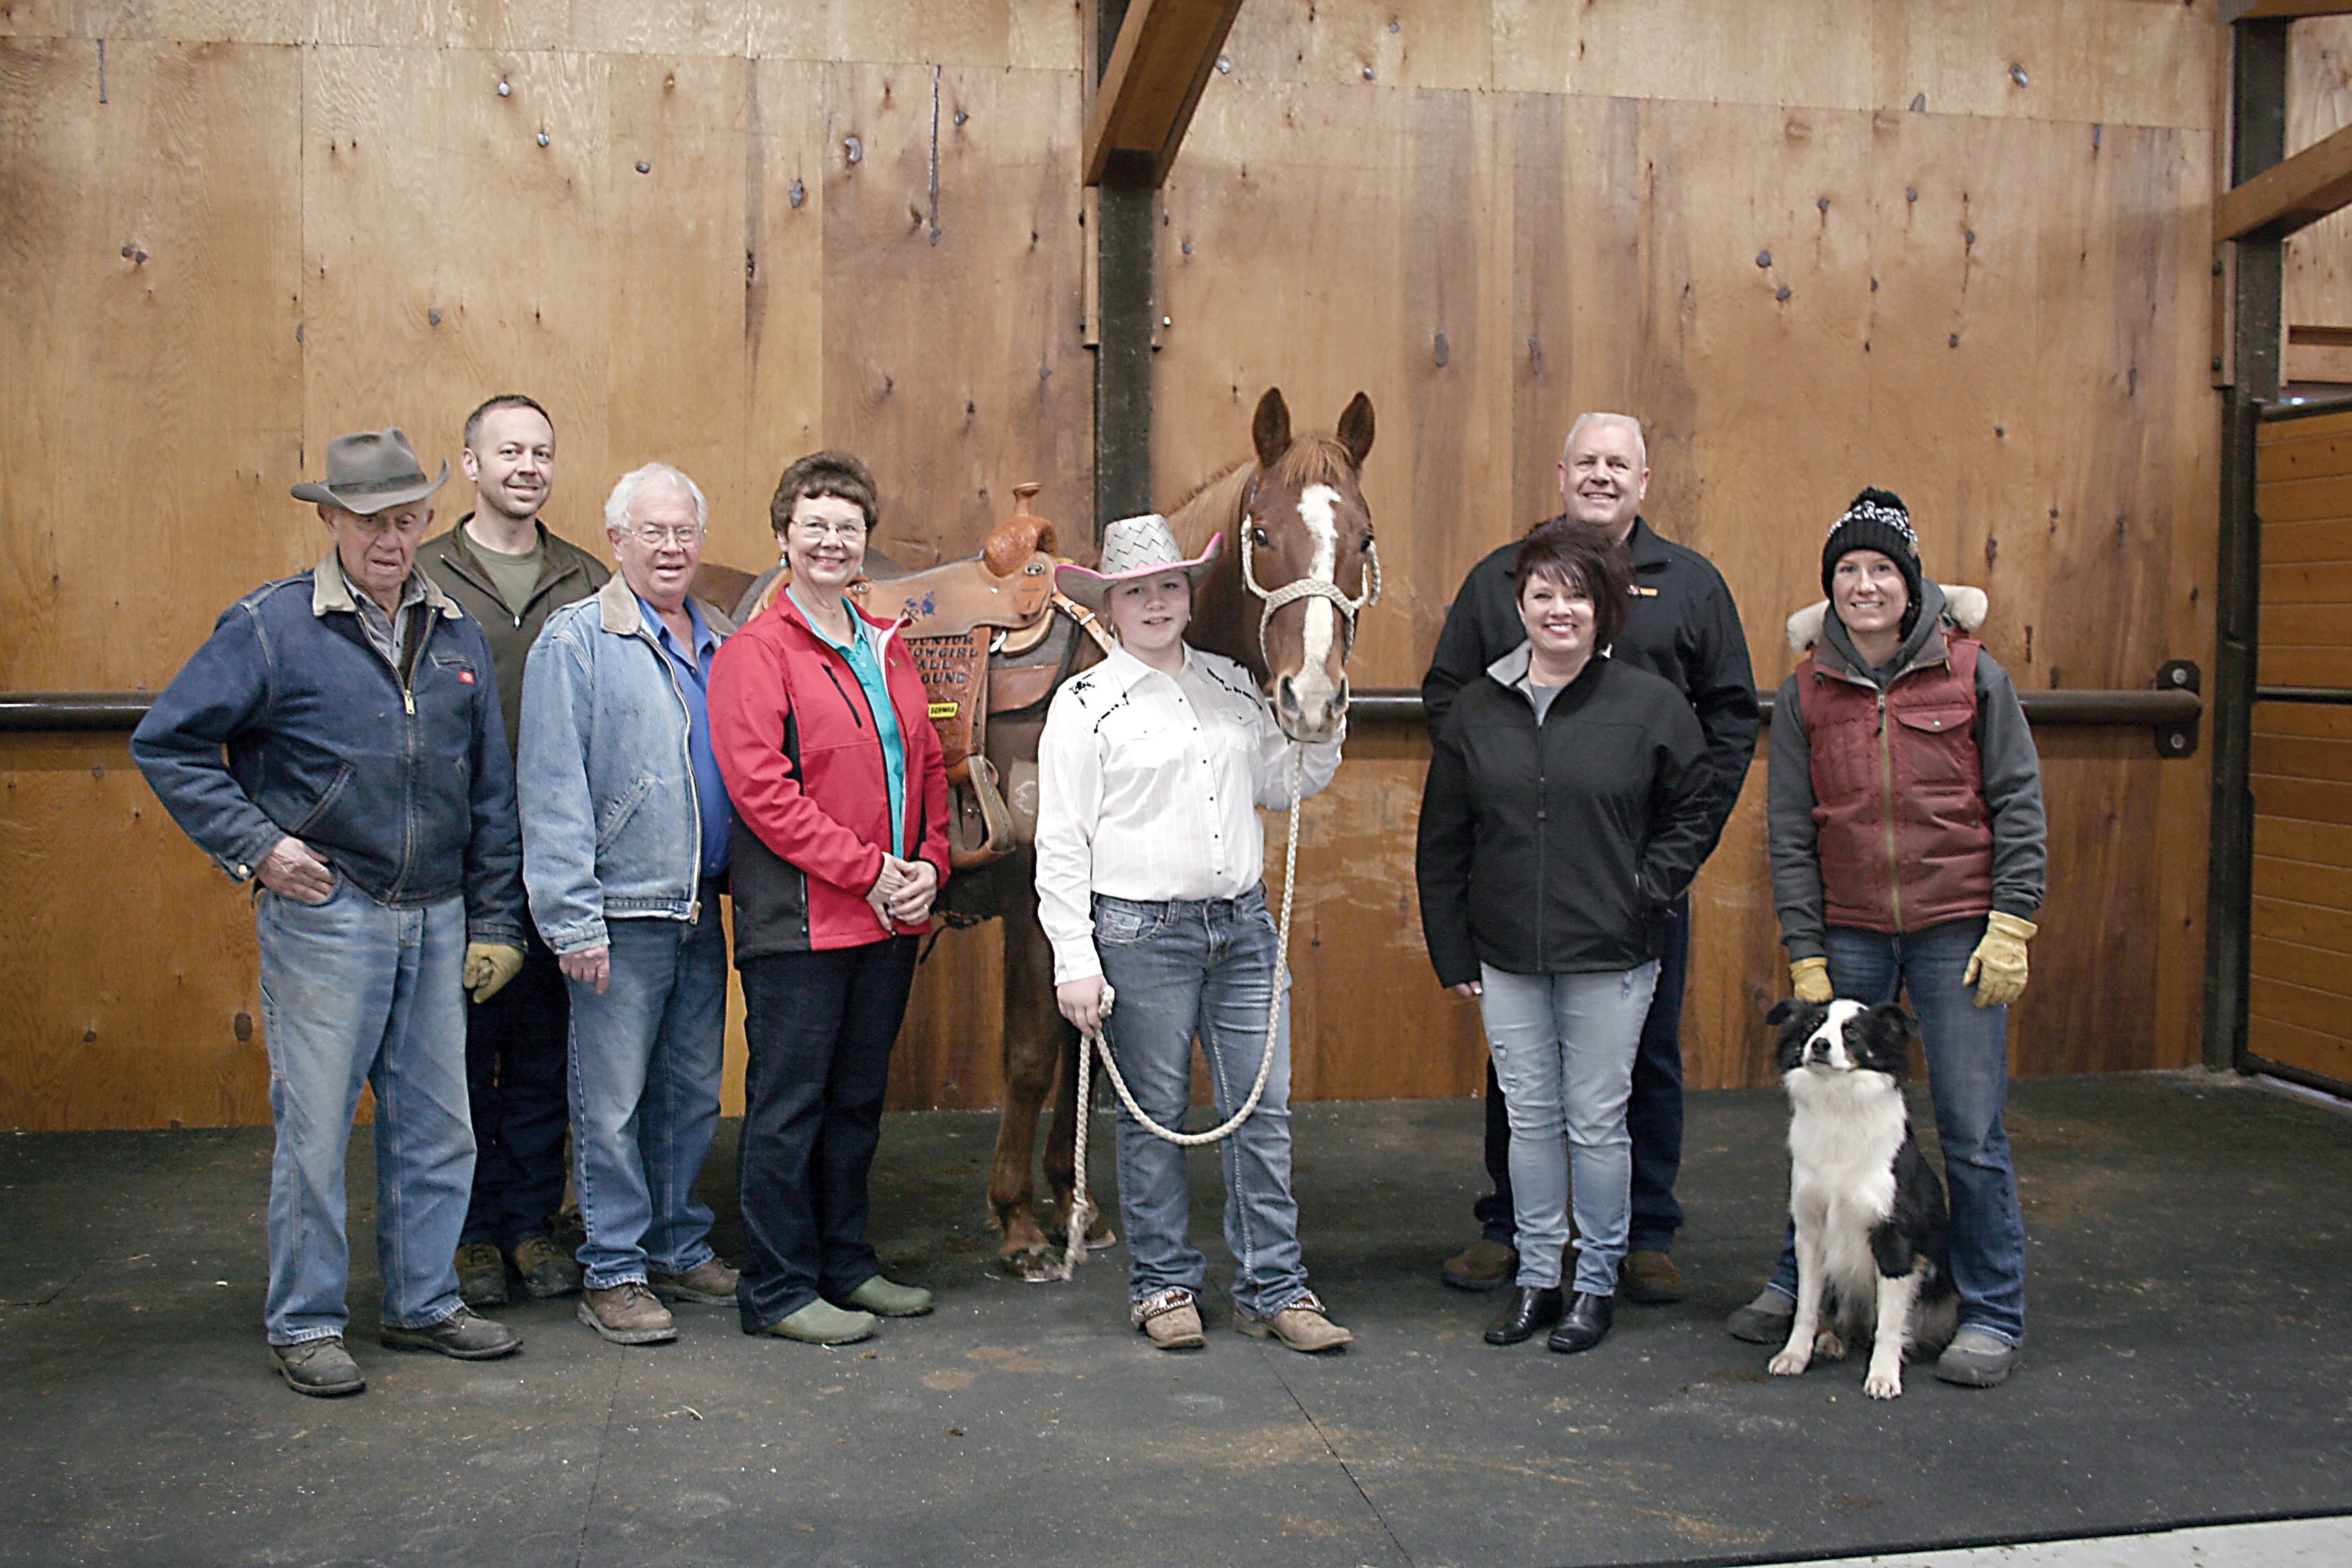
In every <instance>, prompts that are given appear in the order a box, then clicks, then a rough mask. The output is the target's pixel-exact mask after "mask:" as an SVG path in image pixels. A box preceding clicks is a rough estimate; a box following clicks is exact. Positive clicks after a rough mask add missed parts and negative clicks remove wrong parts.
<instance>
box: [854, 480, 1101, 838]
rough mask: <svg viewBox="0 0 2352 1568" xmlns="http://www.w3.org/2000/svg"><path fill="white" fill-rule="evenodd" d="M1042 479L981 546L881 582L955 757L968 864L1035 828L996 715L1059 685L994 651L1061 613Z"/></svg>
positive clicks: (956, 805)
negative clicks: (993, 757) (1024, 815)
mask: <svg viewBox="0 0 2352 1568" xmlns="http://www.w3.org/2000/svg"><path fill="white" fill-rule="evenodd" d="M1037 489H1038V487H1037V486H1035V485H1034V484H1025V485H1022V486H1019V487H1018V488H1016V489H1014V490H1013V498H1014V510H1013V515H1012V516H1011V517H1009V518H1006V519H1005V520H1004V521H1003V522H1001V523H999V524H997V526H996V528H995V529H994V531H992V532H991V533H990V534H989V536H988V542H987V544H986V546H985V547H984V548H982V551H981V552H980V553H979V554H978V555H974V556H970V557H967V558H965V559H963V560H961V561H950V562H948V563H945V564H943V565H940V566H934V567H932V568H930V569H929V571H925V572H917V573H912V574H908V575H907V576H904V577H894V578H890V579H888V580H887V581H886V582H881V583H877V584H875V586H874V590H873V594H872V597H871V599H870V601H869V602H870V603H871V604H872V605H873V607H874V609H875V611H876V612H877V614H882V615H887V614H889V613H890V612H891V611H892V610H894V609H895V610H896V611H897V612H898V617H899V623H900V629H899V636H900V637H901V638H902V639H904V641H905V643H906V645H907V651H908V654H909V655H911V656H912V658H914V661H915V668H916V669H917V670H918V671H919V673H920V674H921V675H922V678H923V686H924V688H925V690H926V693H927V695H928V697H929V711H930V720H931V724H932V727H933V728H934V729H936V730H937V731H939V736H940V752H941V753H942V760H943V761H944V762H945V763H946V764H947V773H948V784H949V785H950V802H949V814H948V829H949V831H948V839H949V861H950V865H952V866H953V868H955V869H956V870H959V871H969V870H973V869H976V868H980V867H982V866H986V865H988V864H990V863H991V862H992V861H995V860H999V859H1002V858H1003V857H1005V856H1006V855H1009V854H1011V853H1013V851H1014V850H1015V849H1018V848H1019V847H1021V846H1022V845H1023V843H1024V842H1025V841H1026V837H1027V836H1026V835H1024V834H1023V833H1022V832H1021V824H1020V822H1019V821H1018V819H1017V818H1016V815H1015V813H1014V812H1013V808H1012V807H1011V806H1010V805H1007V804H1006V802H1005V798H1004V790H1003V781H1002V780H1001V779H1000V778H999V777H998V776H997V772H996V768H995V766H994V765H993V764H992V763H990V762H989V760H988V757H987V755H986V748H987V744H988V717H989V715H990V714H991V713H993V712H1003V711H1007V710H1016V709H1021V708H1025V707H1029V706H1032V705H1033V704H1034V703H1035V702H1037V701H1040V700H1043V699H1044V698H1045V696H1046V695H1048V694H1050V693H1051V692H1052V690H1053V688H1054V683H1055V679H1056V672H1055V669H1054V668H1053V667H1052V666H1051V665H1038V664H1025V663H1024V665H1022V666H1021V667H1020V668H995V669H992V668H991V666H992V660H993V658H996V657H999V656H1004V655H1008V654H1010V655H1012V656H1014V657H1018V656H1020V655H1023V654H1027V653H1029V652H1031V650H1033V649H1035V648H1037V647H1039V646H1040V645H1041V644H1043V643H1044V641H1045V637H1046V634H1047V633H1049V632H1050V631H1051V629H1052V628H1051V626H1050V625H1049V624H1048V623H1050V621H1051V620H1052V618H1053V614H1054V599H1055V594H1054V566H1055V557H1054V545H1055V537H1054V525H1053V524H1052V523H1050V522H1048V521H1045V519H1044V518H1041V517H1038V516H1036V515H1034V513H1032V512H1031V511H1030V510H1029V500H1030V498H1031V497H1032V496H1034V495H1035V494H1036V493H1037Z"/></svg>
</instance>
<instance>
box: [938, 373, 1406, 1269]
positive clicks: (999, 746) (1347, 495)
mask: <svg viewBox="0 0 2352 1568" xmlns="http://www.w3.org/2000/svg"><path fill="white" fill-rule="evenodd" d="M1250 434H1251V437H1252V440H1253V444H1254V445H1255V447H1256V449H1257V456H1256V458H1255V460H1254V461H1248V462H1244V463H1241V464H1238V465H1236V466H1235V467H1234V468H1229V469H1227V470H1226V471H1225V472H1223V474H1221V475H1219V476H1218V477H1216V478H1215V479H1211V480H1210V481H1209V482H1208V483H1206V484H1204V485H1202V487H1201V488H1200V489H1197V490H1195V491H1193V492H1192V495H1190V496H1189V497H1187V498H1186V499H1185V500H1184V501H1183V502H1182V503H1181V504H1180V505H1179V506H1177V507H1176V509H1175V510H1172V511H1171V512H1170V513H1168V522H1169V526H1170V528H1171V530H1172V531H1174V533H1175V535H1176V542H1177V543H1178V544H1180V545H1181V546H1182V547H1183V551H1184V553H1185V554H1186V555H1188V556H1190V555H1196V554H1198V553H1199V552H1201V551H1202V549H1203V548H1205V547H1206V546H1207V544H1208V542H1209V540H1210V539H1211V538H1212V537H1213V536H1215V535H1219V534H1222V535H1223V536H1224V549H1223V552H1222V553H1221V554H1220V555H1219V556H1218V558H1217V563H1216V565H1215V567H1214V568H1213V570H1212V572H1211V573H1210V575H1209V578H1208V581H1207V582H1205V583H1203V584H1202V585H1201V590H1200V592H1199V594H1198V595H1196V596H1195V597H1194V600H1193V605H1192V626H1191V627H1190V628H1189V629H1188V631H1187V634H1186V640H1187V641H1188V642H1190V643H1192V645H1193V646H1194V647H1202V648H1206V649H1209V650H1210V651H1211V652H1214V653H1221V654H1223V655H1225V656H1226V657H1228V658H1234V659H1237V660H1239V661H1240V662H1241V663H1242V664H1244V665H1245V666H1247V667H1248V668H1249V669H1250V671H1251V673H1252V674H1254V675H1255V676H1256V677H1257V679H1258V681H1259V683H1260V685H1261V686H1262V687H1263V688H1264V689H1265V690H1266V693H1267V695H1268V698H1269V700H1271V702H1272V704H1273V708H1274V713H1275V718H1276V722H1278V723H1279V724H1280V725H1281V726H1282V729H1283V731H1285V732H1286V734H1288V735H1289V736H1290V737H1291V738H1292V739H1294V740H1298V741H1305V742H1317V741H1328V740H1329V739H1330V738H1331V737H1332V736H1333V735H1334V734H1335V733H1336V732H1337V731H1338V730H1339V724H1340V722H1341V721H1342V720H1343V719H1344V718H1345V717H1346V715H1347V711H1348V676H1347V664H1348V656H1349V653H1350V652H1351V651H1353V645H1354V641H1355V629H1356V627H1355V612H1356V609H1357V607H1358V606H1359V605H1363V604H1366V603H1369V602H1370V600H1371V599H1372V598H1374V597H1375V596H1377V595H1378V593H1379V591H1380V561H1379V557H1378V556H1377V555H1376V554H1375V553H1374V552H1373V548H1372V527H1371V513H1370V510H1369V509H1367V508H1366V506H1365V504H1364V494H1363V489H1362V486H1361V479H1362V472H1363V467H1364V458H1365V456H1366V454H1368V453H1369V452H1370V450H1371V448H1372V403H1371V399H1370V398H1369V397H1366V396H1365V395H1363V394H1362V393H1358V394H1357V395H1355V397H1354V398H1353V399H1352V400H1351V401H1350V402H1349V405H1348V406H1347V409H1346V411H1345V412H1343V413H1342V414H1341V415H1340V416H1339V428H1338V434H1337V435H1336V436H1326V435H1321V434H1319V433H1309V434H1305V435H1300V436H1297V437H1293V436H1292V434H1291V429H1290V410H1289V408H1288V406H1287V405H1286V404H1285V403H1284V402H1283V399H1282V393H1281V391H1280V389H1279V388H1269V389H1268V390H1267V392H1266V394H1265V396H1264V397H1263V398H1261V399H1259V401H1258V405H1257V412H1256V416H1255V418H1254V419H1253V420H1252V421H1251V429H1250ZM1008 717H1009V716H1008ZM991 724H992V727H991V729H990V731H989V736H988V751H989V753H990V759H991V760H992V762H994V763H996V764H997V768H998V771H999V773H1001V774H1003V776H1004V777H1005V778H1006V779H1007V780H1008V781H1009V782H1010V783H1011V784H1012V786H1013V787H1012V788H1011V789H1010V790H1009V791H1008V794H1009V795H1011V796H1012V797H1013V805H1014V807H1015V809H1016V811H1019V812H1020V813H1021V814H1022V815H1024V816H1028V817H1030V819H1031V821H1032V822H1033V823H1034V811H1035V786H1034V778H1035V765H1036V755H1037V731H1038V729H1039V728H1041V727H1042V725H1043V709H1042V705H1041V707H1040V709H1039V710H1038V712H1037V713H1036V714H1035V716H1034V718H1032V720H1031V721H1029V722H1027V723H1022V722H1017V721H1015V722H1005V721H1001V720H992V721H991ZM1024 748H1025V752H1026V757H1025V760H1024V758H1023V756H1022V755H1021V753H1022V752H1023V751H1024ZM1024 784H1025V786H1026V787H1025V790H1024ZM1024 794H1025V796H1026V798H1025V799H1024V798H1023V796H1024ZM982 875H987V876H992V877H994V878H995V879H996V882H997V886H996V889H995V891H996V893H997V899H996V904H997V907H998V908H999V909H1000V910H1001V911H1002V913H1003V918H1004V1099H1005V1103H1004V1114H1003V1121H1002V1122H1001V1123H1000V1124H999V1126H998V1129H997V1137H996V1156H995V1160H994V1162H993V1163H992V1166H991V1168H990V1171H989V1177H988V1201H989V1206H990V1208H991V1209H992V1211H993V1213H994V1215H995V1219H996V1225H997V1228H998V1229H999V1230H1000V1231H1001V1232H1002V1233H1003V1244H1002V1245H1001V1246H1000V1247H998V1248H997V1259H998V1261H999V1263H1000V1264H1002V1265H1003V1268H1005V1270H1006V1271H1007V1272H1008V1273H1011V1274H1013V1275H1014V1276H1016V1277H1017V1278H1020V1279H1029V1280H1041V1279H1061V1278H1066V1270H1065V1268H1064V1267H1063V1249H1062V1247H1061V1244H1060V1243H1059V1242H1058V1241H1054V1240H1049V1239H1048V1238H1047V1237H1046V1234H1045V1228H1044V1226H1042V1225H1040V1223H1039V1221H1038V1217H1037V1210H1036V1203H1035V1186H1034V1181H1033V1179H1032V1175H1031V1160H1032V1157H1033V1153H1034V1148H1035V1144H1036V1141H1037V1128H1038V1122H1039V1121H1040V1120H1041V1117H1042V1115H1043V1110H1044V1106H1045V1097H1046V1095H1047V1094H1049V1093H1053V1092H1055V1090H1056V1087H1057V1086H1058V1098H1057V1099H1056V1100H1055V1116H1054V1131H1053V1134H1052V1136H1051V1137H1050V1138H1049V1139H1048V1141H1047V1142H1046V1146H1045V1158H1044V1166H1045V1180H1046V1183H1047V1184H1048V1185H1049V1186H1050V1187H1051V1188H1052V1189H1053V1197H1054V1203H1055V1206H1056V1207H1057V1208H1058V1210H1059V1212H1060V1214H1061V1215H1065V1216H1066V1215H1068V1214H1069V1212H1070V1205H1071V1203H1072V1201H1073V1199H1074V1197H1075V1195H1076V1170H1075V1168H1074V1149H1073V1142H1074V1134H1075V1132H1076V1112H1077V1106H1076V1100H1077V1079H1076V1070H1075V1069H1076V1058H1077V1033H1076V1031H1075V1030H1074V1029H1072V1028H1071V1027H1070V1026H1069V1025H1068V1024H1067V1023H1066V1022H1064V1021H1063V1018H1062V1016H1061V1014H1060V1012H1059V1010H1058V1009H1057V1008H1056V1007H1055V1002H1054V955H1053V950H1052V948H1051V946H1050V945H1049V944H1048V943H1047V942H1046V940H1045V931H1043V930H1042V929H1041V928H1040V927H1039V925H1038V923H1037V894H1036V888H1035V885H1034V861H1033V859H1032V857H1031V855H1030V853H1029V852H1028V851H1026V850H1024V851H1022V852H1021V853H1019V854H1017V855H1014V856H1013V857H1011V858H1007V859H1005V860H1003V861H1000V862H998V863H997V864H996V865H994V866H992V867H990V868H988V869H987V871H986V872H984V873H982ZM1106 1213H1108V1211H1107V1210H1106V1209H1105V1208H1104V1207H1103V1206H1102V1205H1099V1204H1097V1205H1096V1206H1095V1214H1096V1215H1097V1218H1096V1221H1095V1224H1094V1226H1093V1228H1092V1230H1091V1232H1090V1233H1089V1235H1088V1237H1087V1241H1088V1243H1089V1244H1090V1245H1096V1246H1101V1245H1108V1242H1109V1241H1110V1240H1111V1235H1110V1230H1109V1226H1108V1222H1107V1221H1106V1220H1105V1219H1103V1218H1102V1217H1101V1216H1102V1215H1105V1214H1106Z"/></svg>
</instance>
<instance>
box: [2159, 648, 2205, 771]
mask: <svg viewBox="0 0 2352 1568" xmlns="http://www.w3.org/2000/svg"><path fill="white" fill-rule="evenodd" d="M2156 689H2158V691H2185V692H2189V693H2197V692H2201V691H2202V690H2203V689H2205V676H2204V672H2203V671H2202V670H2200V669H2199V668H2197V662H2196V661H2195V660H2194V659H2187V658H2168V659H2166V660H2165V661H2164V662H2163V663H2162V664H2160V665H2158V666H2157V669H2156ZM2204 708H2205V704H2204V701H2203V700H2202V699H2201V698H2200V700H2199V701H2198V704H2197V712H2196V713H2194V714H2192V715H2190V716H2189V718H2187V719H2185V720H2179V721H2173V722H2170V723H2159V724H2158V725H2157V726H2156V754H2157V755H2158V756H2160V757H2175V758H2178V757H2193V756H2195V755H2196V754H2197V731H2198V721H2199V720H2200V719H2201V718H2203V717H2204Z"/></svg>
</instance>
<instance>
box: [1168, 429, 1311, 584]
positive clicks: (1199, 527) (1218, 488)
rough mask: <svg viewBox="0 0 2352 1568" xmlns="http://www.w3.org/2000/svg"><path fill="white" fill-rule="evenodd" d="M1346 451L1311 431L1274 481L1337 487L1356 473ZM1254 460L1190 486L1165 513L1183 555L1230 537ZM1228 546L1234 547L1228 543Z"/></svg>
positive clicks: (1284, 458)
mask: <svg viewBox="0 0 2352 1568" xmlns="http://www.w3.org/2000/svg"><path fill="white" fill-rule="evenodd" d="M1355 471H1356V468H1355V464H1354V463H1353V462H1352V461H1351V460H1349V457H1348V448H1347V447H1344V446H1342V445H1340V443H1339V437H1336V436H1327V435H1324V434H1323V433H1322V432H1320V431H1309V432H1307V433H1306V434H1303V435H1301V436H1299V437H1297V439H1296V440H1294V441H1292V442H1291V443H1290V450H1288V451H1287V452H1285V453H1284V454H1283V455H1282V460H1281V461H1280V462H1278V463H1276V464H1275V466H1274V477H1275V478H1276V479H1277V480H1278V481H1280V482H1281V483H1283V484H1286V485H1288V486H1291V487H1292V488H1294V489H1305V488H1306V487H1307V486H1308V485H1339V484H1342V483H1345V482H1346V481H1347V480H1348V479H1350V478H1351V477H1352V476H1353V475H1354V473H1355ZM1257 474H1258V465H1257V463H1256V461H1255V459H1252V460H1248V461H1244V462H1239V463H1235V464H1234V466H1233V467H1231V468H1223V469H1220V470H1219V471H1218V472H1216V473H1214V474H1212V475H1211V476H1210V477H1209V478H1208V479H1203V480H1202V482H1201V483H1200V484H1198V485H1196V486H1194V487H1193V488H1192V489H1191V490H1190V491H1189V492H1187V493H1186V495H1185V496H1184V498H1183V499H1182V500H1179V501H1178V502H1177V503H1176V504H1175V505H1174V506H1173V507H1171V508H1170V509H1169V510H1168V512H1167V518H1168V527H1169V530H1170V531H1171V532H1173V533H1174V534H1175V535H1176V542H1177V543H1178V544H1179V545H1181V546H1182V547H1183V550H1184V553H1186V554H1187V555H1191V554H1193V553H1196V552H1198V551H1200V550H1201V548H1202V546H1204V545H1206V544H1207V543H1208V542H1209V536H1210V535H1211V534H1213V533H1226V534H1230V533H1231V532H1232V531H1233V530H1234V525H1235V524H1236V523H1237V522H1238V521H1240V517H1241V509H1242V496H1243V493H1244V491H1245V490H1247V489H1248V488H1249V481H1250V480H1251V479H1255V478H1256V477H1257ZM1227 542H1228V543H1231V542H1232V541H1231V540H1230V539H1228V540H1227Z"/></svg>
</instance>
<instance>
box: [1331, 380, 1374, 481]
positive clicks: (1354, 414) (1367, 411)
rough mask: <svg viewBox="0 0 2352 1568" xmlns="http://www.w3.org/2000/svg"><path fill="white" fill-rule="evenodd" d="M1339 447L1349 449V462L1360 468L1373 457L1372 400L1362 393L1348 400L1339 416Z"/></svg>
mask: <svg viewBox="0 0 2352 1568" xmlns="http://www.w3.org/2000/svg"><path fill="white" fill-rule="evenodd" d="M1339 445H1341V446H1342V447H1347V448H1348V460H1349V462H1351V463H1353V464H1355V465H1356V467H1358V468H1362V467H1363V466H1364V459H1365V458H1367V457H1370V455H1371V450H1372V400H1371V399H1370V398H1369V397H1366V396H1365V395H1363V394H1362V393H1358V394H1356V395H1355V396H1353V397H1351V398H1349V400H1348V406H1347V410H1346V411H1345V412H1344V413H1342V414H1341V415H1340V416H1339Z"/></svg>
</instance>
